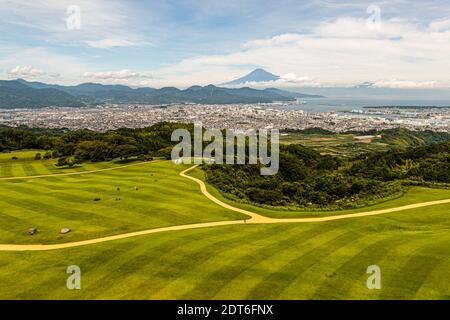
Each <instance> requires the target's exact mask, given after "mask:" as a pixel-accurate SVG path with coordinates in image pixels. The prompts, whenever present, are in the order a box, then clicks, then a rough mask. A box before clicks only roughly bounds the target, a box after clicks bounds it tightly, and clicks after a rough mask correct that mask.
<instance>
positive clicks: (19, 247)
mask: <svg viewBox="0 0 450 320" xmlns="http://www.w3.org/2000/svg"><path fill="white" fill-rule="evenodd" d="M133 165H138V164H132V165H127V166H121V167H115V168H108V169H99V170H92V171H87V172H74V173H67V174H55V175H73V174H82V173H93V172H101V171H106V170H114V169H119V168H124V167H129V166H133ZM196 167H197V165H194V166H192V167H190V168H188V169H186V170H184V171H182V172H180V176H182V177H184V178H187V179H190V180H192V181H195V182H196V183H198V184H199V185H200V190H201V192H202V193H203V195H204V196H206V197H207V198H208V199H209V200H211V201H213V202H214V203H216V204H217V205H219V206H221V207H223V208H226V209H229V210H232V211H236V212H239V213H242V214H245V215H247V216H249V217H250V218H249V219H247V220H231V221H217V222H205V223H195V224H186V225H178V226H170V227H162V228H155V229H148V230H142V231H136V232H129V233H124V234H119V235H114V236H108V237H102V238H96V239H90V240H82V241H75V242H68V243H58V244H0V251H47V250H56V249H65V248H73V247H79V246H85V245H90V244H96V243H102V242H107V241H113V240H120V239H126V238H131V237H137V236H142V235H147V234H153V233H159V232H167V231H177V230H188V229H197V228H208V227H218V226H226V225H235V224H268V223H305V222H324V221H332V220H342V219H350V218H358V217H367V216H375V215H380V214H385V213H391V212H397V211H403V210H409V209H414V208H421V207H428V206H434V205H439V204H446V203H450V199H445V200H437V201H429V202H422V203H415V204H410V205H406V206H401V207H396V208H389V209H381V210H374V211H367V212H359V213H351V214H342V215H336V216H327V217H313V218H287V219H286V218H285V219H277V218H269V217H265V216H262V215H259V214H257V213H255V212H251V211H248V210H244V209H240V208H236V207H233V206H231V205H229V204H227V203H225V202H223V201H221V200H219V199H217V198H216V197H214V196H213V195H212V194H210V193H209V192H208V190H207V188H206V184H205V183H204V182H203V181H202V180H200V179H197V178H195V177H192V176H189V175H187V174H186V173H187V172H189V171H191V170H193V169H194V168H196ZM48 176H52V175H46V177H48ZM33 177H34V178H36V177H43V176H30V177H17V178H16V179H24V178H33ZM0 180H12V179H8V178H6V179H5V178H2V179H0Z"/></svg>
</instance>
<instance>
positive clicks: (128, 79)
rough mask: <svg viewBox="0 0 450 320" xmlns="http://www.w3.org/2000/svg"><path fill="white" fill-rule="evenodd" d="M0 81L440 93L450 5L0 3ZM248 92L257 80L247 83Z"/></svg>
mask: <svg viewBox="0 0 450 320" xmlns="http://www.w3.org/2000/svg"><path fill="white" fill-rule="evenodd" d="M0 8H1V9H0V78H2V79H16V78H24V79H27V80H30V81H43V82H48V83H60V84H77V83H81V82H98V83H120V84H126V85H130V86H150V87H164V86H177V87H188V86H191V85H207V84H220V83H224V82H227V81H229V80H232V79H235V78H237V77H240V76H242V75H244V74H246V73H248V72H250V71H251V70H253V69H255V68H264V69H265V70H267V71H269V72H272V73H274V74H277V75H280V76H281V78H280V79H279V80H277V82H276V83H268V84H260V85H259V86H265V85H267V86H269V85H270V86H273V85H276V86H279V87H351V86H355V85H358V84H361V83H365V82H367V83H370V85H371V86H374V87H381V88H407V89H430V88H448V89H450V0H445V1H444V0H433V1H431V0H423V1H407V0H390V1H378V2H373V1H345V0H344V1H331V0H309V1H298V0H297V1H293V0H278V1H274V0H272V1H267V0H258V1H256V0H239V1H238V0H227V1H224V0H221V1H219V0H179V1H173V0H165V1H163V0H161V1H132V0H128V1H124V0H123V1H114V0H93V1H92V0H91V1H88V0H70V1H65V0H33V1H22V0H14V1H10V0H0ZM254 85H255V86H256V84H254Z"/></svg>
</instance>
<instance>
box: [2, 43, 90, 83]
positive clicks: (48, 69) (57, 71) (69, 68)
mask: <svg viewBox="0 0 450 320" xmlns="http://www.w3.org/2000/svg"><path fill="white" fill-rule="evenodd" d="M24 65H25V66H32V67H26V68H23V67H20V66H24ZM17 66H19V67H18V68H17ZM16 68H17V71H16V72H15V73H19V72H20V71H21V72H25V71H27V70H28V69H30V70H31V71H32V72H31V74H32V75H34V78H35V79H37V80H40V81H47V80H55V78H58V77H59V76H60V75H61V74H62V75H63V76H62V77H61V82H62V83H67V84H68V83H76V82H79V79H80V75H81V74H83V72H85V71H87V68H86V66H85V65H84V64H83V63H82V62H80V61H79V59H78V58H77V57H71V56H67V55H64V54H59V53H55V52H53V51H51V50H49V49H47V48H43V47H35V48H28V49H24V48H20V47H14V48H12V50H10V51H9V52H8V53H7V54H6V55H3V56H0V69H4V70H7V72H6V74H7V76H8V77H10V78H11V77H12V76H13V75H12V74H11V75H10V73H8V71H13V70H14V69H16ZM33 70H35V71H34V72H33ZM36 70H37V71H38V72H36ZM16 77H19V75H17V76H16ZM22 77H25V76H24V75H22Z"/></svg>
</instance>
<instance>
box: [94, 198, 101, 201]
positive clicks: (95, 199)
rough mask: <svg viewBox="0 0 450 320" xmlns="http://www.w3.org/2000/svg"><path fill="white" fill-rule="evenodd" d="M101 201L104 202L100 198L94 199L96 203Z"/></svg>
mask: <svg viewBox="0 0 450 320" xmlns="http://www.w3.org/2000/svg"><path fill="white" fill-rule="evenodd" d="M100 200H102V199H100V198H94V201H100Z"/></svg>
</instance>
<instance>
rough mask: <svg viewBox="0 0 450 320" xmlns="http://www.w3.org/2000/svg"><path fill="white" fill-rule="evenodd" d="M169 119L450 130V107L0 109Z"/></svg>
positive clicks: (2, 113)
mask: <svg viewBox="0 0 450 320" xmlns="http://www.w3.org/2000/svg"><path fill="white" fill-rule="evenodd" d="M162 121H169V122H182V123H194V122H201V123H202V124H203V126H204V127H206V128H217V129H224V128H228V129H261V128H268V129H269V128H278V129H285V128H290V129H305V128H312V127H320V128H323V129H327V130H331V131H336V132H342V131H349V130H356V131H366V130H368V129H388V128H395V127H400V126H401V127H404V128H407V129H410V130H433V131H446V132H449V131H450V108H432V107H430V108H416V109H404V108H398V109H395V108H385V109H384V108H373V109H370V108H369V109H357V110H351V111H346V112H338V111H328V112H314V113H308V112H305V111H303V110H286V109H283V108H281V107H279V106H278V105H275V104H273V105H272V104H247V105H243V104H227V105H194V104H192V105H186V104H184V105H165V106H145V105H115V104H111V105H101V106H95V107H88V108H63V107H51V108H42V109H7V110H6V109H4V110H1V109H0V125H7V126H12V127H17V126H21V125H24V126H28V127H42V128H68V129H72V130H74V129H90V130H95V131H105V130H109V129H117V128H123V127H128V128H140V127H147V126H151V125H152V124H155V123H158V122H162Z"/></svg>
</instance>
